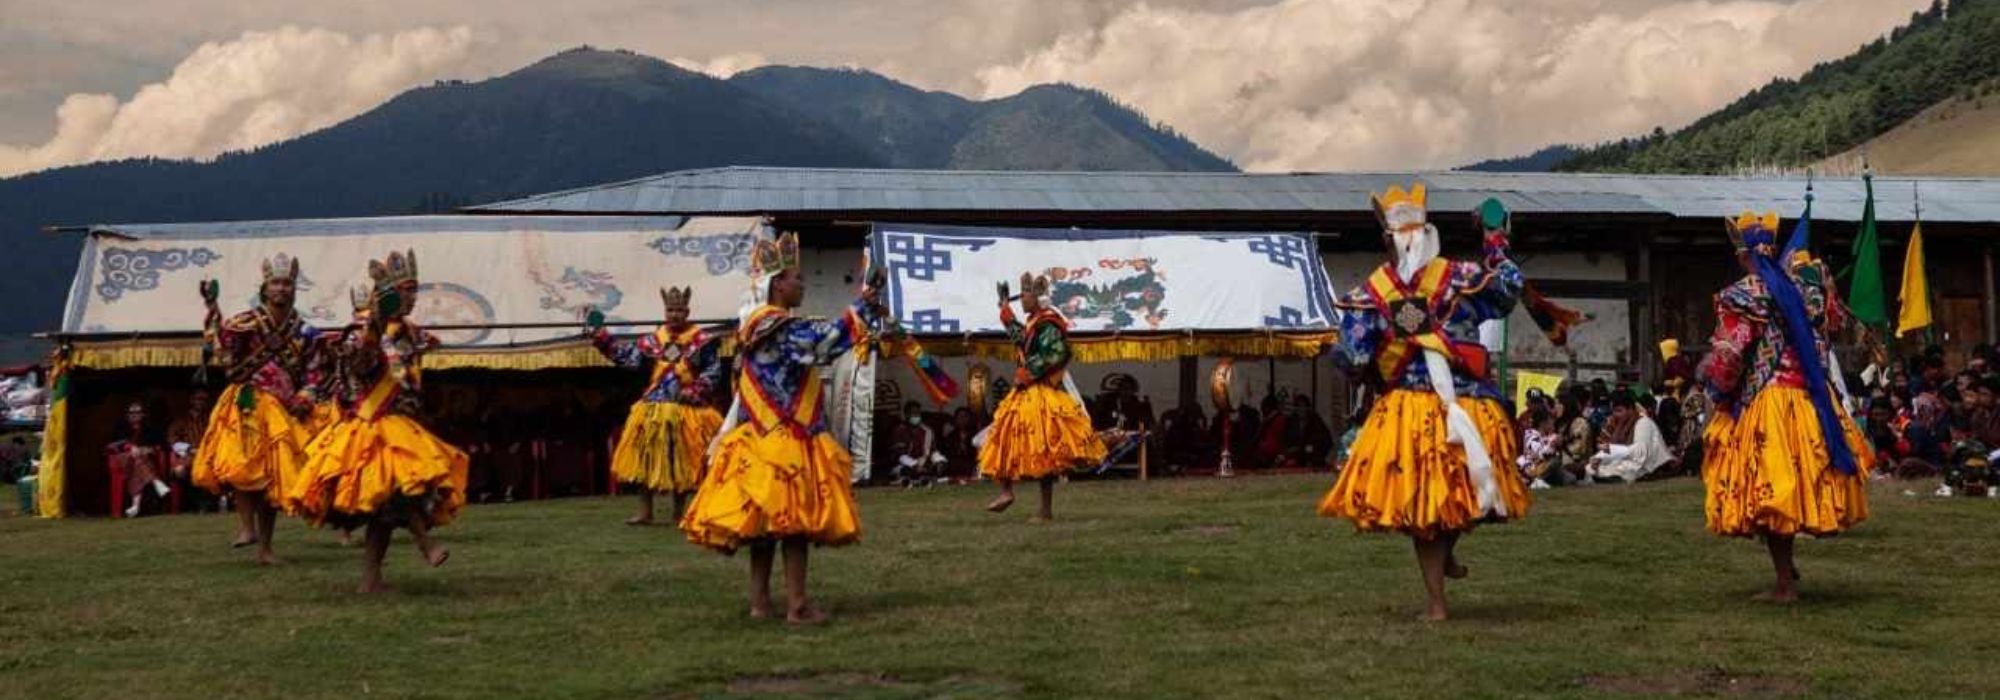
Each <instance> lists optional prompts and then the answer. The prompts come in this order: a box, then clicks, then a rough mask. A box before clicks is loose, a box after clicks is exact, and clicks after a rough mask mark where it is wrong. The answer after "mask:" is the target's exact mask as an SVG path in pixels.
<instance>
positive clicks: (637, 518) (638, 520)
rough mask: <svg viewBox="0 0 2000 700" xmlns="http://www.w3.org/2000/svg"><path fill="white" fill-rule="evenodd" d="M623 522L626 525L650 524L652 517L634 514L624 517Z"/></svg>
mask: <svg viewBox="0 0 2000 700" xmlns="http://www.w3.org/2000/svg"><path fill="white" fill-rule="evenodd" d="M625 524H626V525H651V524H653V519H652V518H648V517H646V516H643V515H634V516H632V517H630V518H626V519H625Z"/></svg>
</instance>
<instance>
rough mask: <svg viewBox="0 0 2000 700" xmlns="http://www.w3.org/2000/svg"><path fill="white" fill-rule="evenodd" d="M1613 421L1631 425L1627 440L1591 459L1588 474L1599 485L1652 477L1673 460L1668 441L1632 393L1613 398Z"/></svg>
mask: <svg viewBox="0 0 2000 700" xmlns="http://www.w3.org/2000/svg"><path fill="white" fill-rule="evenodd" d="M1611 412H1612V418H1611V422H1612V423H1613V424H1614V425H1620V426H1623V425H1630V426H1631V429H1630V431H1629V432H1628V433H1626V434H1625V435H1620V436H1618V437H1620V438H1623V441H1619V440H1616V439H1614V440H1612V441H1611V442H1609V443H1607V444H1606V445H1605V446H1604V449H1602V450H1600V451H1599V452H1598V453H1597V454H1595V455H1592V456H1591V457H1590V462H1589V464H1588V465H1586V467H1585V473H1586V475H1588V476H1589V477H1590V478H1592V479H1593V480H1595V481H1597V482H1598V483H1612V482H1624V483H1628V484H1629V483H1632V482H1634V481H1638V480H1639V479H1640V478H1641V477H1644V476H1646V475H1647V474H1651V473H1652V472H1653V470H1655V469H1658V468H1660V465H1662V464H1666V463H1667V462H1668V461H1669V460H1671V459H1673V455H1672V454H1670V453H1668V452H1667V443H1666V440H1664V439H1662V438H1661V436H1660V425H1659V423H1658V422H1656V421H1654V420H1653V417H1652V416H1651V415H1648V414H1647V413H1646V410H1645V409H1643V408H1640V407H1639V406H1638V405H1637V402H1636V401H1635V400H1634V399H1633V398H1632V396H1631V395H1630V394H1623V393H1621V394H1618V395H1617V396H1614V397H1612V399H1611Z"/></svg>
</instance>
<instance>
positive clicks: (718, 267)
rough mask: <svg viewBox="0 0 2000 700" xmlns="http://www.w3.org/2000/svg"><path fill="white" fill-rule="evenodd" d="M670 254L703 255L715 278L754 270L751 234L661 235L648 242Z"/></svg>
mask: <svg viewBox="0 0 2000 700" xmlns="http://www.w3.org/2000/svg"><path fill="white" fill-rule="evenodd" d="M646 247H648V248H652V249H653V250H657V251H659V252H660V254H661V255H665V256H668V257H683V258H701V259H702V263H703V264H705V265H707V266H708V274H709V276H711V277H721V276H723V275H727V274H730V273H732V272H748V271H749V270H750V234H747V233H719V234H716V235H713V236H661V237H659V238H655V239H653V240H652V241H651V242H649V243H647V244H646Z"/></svg>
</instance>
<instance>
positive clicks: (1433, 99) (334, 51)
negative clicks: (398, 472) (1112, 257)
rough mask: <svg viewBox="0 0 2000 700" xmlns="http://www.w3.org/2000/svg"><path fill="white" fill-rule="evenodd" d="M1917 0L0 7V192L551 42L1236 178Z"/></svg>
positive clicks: (1637, 125)
mask: <svg viewBox="0 0 2000 700" xmlns="http://www.w3.org/2000/svg"><path fill="white" fill-rule="evenodd" d="M1928 4H1929V1H1928V0H1735V1H1719V0H1504V1H1503V0H1149V1H1146V2H1140V1H1138V0H727V1H725V0H706V1H701V2H694V1H682V0H566V1H565V2H562V3H551V2H546V0H143V1H141V0H117V1H113V0H0V17H5V18H6V21H5V22H4V23H0V47H6V48H5V50H4V52H0V176H5V175H10V174H16V173H21V172H27V171H32V170H37V169H42V168H47V167H52V166H56V165H64V164H70V163H77V162H88V161H91V160H99V159H105V158H118V157H129V156H138V155H159V156H170V157H192V158H204V157H211V156H213V155H215V154H217V153H220V152H222V151H226V150H231V149H238V148H245V147H251V146H256V145H259V144H264V143H270V142H272V141H275V140H280V139H284V138H288V137H292V136H296V135H299V134H302V133H306V132H309V131H312V130H315V129H319V128H324V127H326V126H329V125H331V124H334V123H338V122H339V121H341V120H344V119H347V118H350V117H353V116H354V115H356V114H359V113H361V112H363V111H366V110H367V109H369V108H370V107H373V106H375V105H377V104H380V103H381V102H382V101H384V100H386V99H388V98H389V97H391V96H393V95H395V94H396V93H398V92H401V91H403V90H406V89H408V88H411V87H414V86H418V85H423V84H427V83H429V82H431V81H433V80H437V79H441V78H464V79H477V78H484V77H489V76H492V75H496V74H499V73H504V72H506V71H509V70H512V69H515V68H518V67H520V66H522V65H525V64H527V63H529V62H532V61H534V60H535V59H538V58H541V57H543V56H546V55H548V54H551V53H554V52H556V51H559V50H561V49H564V48H568V47H572V46H576V45H580V44H591V45H594V46H598V47H602V48H625V49H631V50H633V51H637V52H639V53H643V54H647V55H652V56H657V57H660V58H664V59H668V60H672V61H675V62H676V63H680V64H682V65H685V66H689V67H694V68H698V69H702V70H706V71H708V72H711V73H715V74H718V75H726V74H728V73H730V72H733V71H737V70H742V69H744V68H749V67H754V66H757V65H763V64H769V63H780V64H803V65H817V66H854V67H861V68H867V69H870V70H874V71H876V72H879V73H883V74H885V75H888V76H890V77H893V78H897V79H899V80H903V81H906V82H910V83H913V84H916V85H918V86H921V87H925V88H930V89H941V90H949V91H952V92H956V93H960V94H963V95H966V96H969V97H979V98H984V97H1000V96H1005V95H1010V94H1013V93H1014V92H1017V91H1019V90H1020V89H1021V88H1023V87H1026V86H1029V85H1033V84H1036V83H1041V82H1051V81H1066V82H1071V83H1077V84H1081V85H1087V86H1091V87H1096V88H1099V89H1102V90H1104V91H1106V92H1109V93H1111V94H1112V95H1114V96H1116V97H1117V98H1119V99H1120V100H1121V101H1124V102H1126V103H1128V104H1131V105H1134V106H1136V107H1138V108H1139V109H1140V110H1142V111H1144V112H1146V113H1147V114H1148V115H1150V116H1151V117H1153V118H1154V119H1156V120H1159V121H1163V122H1165V123H1167V124H1169V125H1172V126H1173V127H1174V128H1175V129H1177V130H1179V131H1181V132H1183V133H1186V134H1188V135H1189V136H1191V137H1192V138H1194V139H1195V140H1196V141H1198V142H1200V143H1201V144H1203V145H1205V146H1207V147H1209V148H1211V149H1213V150H1215V151H1218V152H1219V153H1221V154H1222V155H1224V156H1227V157H1229V158H1231V159H1233V160H1235V161H1236V162H1237V164H1239V165H1241V166H1243V167H1244V168H1246V169H1250V170H1262V171H1288V170H1365V169H1409V168H1439V167H1450V166H1455V165H1462V164H1465V163H1468V162H1471V161H1474V160H1478V159H1482V158H1487V157H1494V156H1508V155H1520V154H1524V153H1526V152H1529V151H1532V150H1534V149H1536V148H1538V147H1541V146H1544V145H1548V144H1550V143H1557V142H1594V141H1599V140H1603V139H1607V138H1615V137H1618V136H1624V135H1630V134H1636V133H1640V132H1643V131H1647V130H1650V129H1651V128H1652V127H1654V126H1666V127H1668V128H1673V127H1675V126H1677V125H1680V124H1683V123H1685V122H1687V121H1689V120H1692V119H1694V118H1695V117H1699V116H1701V115H1702V114H1704V113H1706V112H1708V111H1711V110H1713V109H1715V108H1717V107H1719V106H1721V105H1723V104H1726V103H1727V102H1729V101H1730V100H1731V99H1734V98H1735V97H1737V96H1739V95H1741V94H1743V93H1744V92H1746V91H1748V90H1750V89H1752V88H1755V87H1757V86H1759V85H1762V84H1764V83H1765V82H1768V81H1769V80H1770V79H1772V78H1774V77H1779V76H1795V75H1797V74H1799V73H1801V72H1803V71H1804V70H1805V69H1807V68H1810V67H1811V66H1812V65H1813V64H1814V63H1817V62H1820V61H1825V60H1829V59H1832V58H1838V57H1840V56H1842V55H1845V54H1847V53H1848V52H1850V51H1852V50H1853V49H1854V48H1855V47H1857V46H1859V45H1860V44H1862V43H1865V42H1867V41H1870V40H1873V39H1874V38H1876V37H1878V36H1882V35H1884V34H1886V33H1888V31H1889V30H1890V29H1891V28H1893V27H1894V26H1896V25H1897V24H1900V23H1902V22H1903V21H1905V20H1906V19H1907V18H1908V16H1909V14H1910V13H1911V12H1912V11H1915V10H1917V9H1920V8H1921V7H1924V6H1927V5H1928Z"/></svg>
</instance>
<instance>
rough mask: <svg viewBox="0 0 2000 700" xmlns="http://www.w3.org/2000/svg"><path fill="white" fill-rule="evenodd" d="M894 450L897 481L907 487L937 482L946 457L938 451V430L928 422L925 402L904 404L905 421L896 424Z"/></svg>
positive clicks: (891, 449)
mask: <svg viewBox="0 0 2000 700" xmlns="http://www.w3.org/2000/svg"><path fill="white" fill-rule="evenodd" d="M890 451H891V452H893V453H894V454H895V455H896V469H895V473H896V481H897V482H899V483H901V484H902V485H903V486H906V487H907V486H917V485H919V484H922V485H929V484H932V483H935V480H936V478H937V477H938V475H939V472H941V471H942V470H943V468H944V463H945V458H944V453H942V452H939V451H938V440H937V434H936V433H935V432H932V431H931V429H930V426H927V425H924V406H923V404H920V403H917V402H915V401H910V402H908V403H905V404H903V424H902V425H898V426H896V433H895V436H894V437H893V440H892V442H891V446H890Z"/></svg>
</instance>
